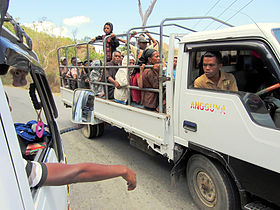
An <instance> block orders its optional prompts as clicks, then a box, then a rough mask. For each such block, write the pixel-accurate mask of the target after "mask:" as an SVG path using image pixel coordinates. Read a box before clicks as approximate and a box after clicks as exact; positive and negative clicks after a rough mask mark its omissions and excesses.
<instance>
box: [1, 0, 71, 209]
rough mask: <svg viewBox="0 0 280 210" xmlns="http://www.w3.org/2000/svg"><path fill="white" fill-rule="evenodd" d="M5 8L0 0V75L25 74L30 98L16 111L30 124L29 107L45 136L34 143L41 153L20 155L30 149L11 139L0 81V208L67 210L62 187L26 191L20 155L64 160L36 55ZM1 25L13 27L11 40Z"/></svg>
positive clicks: (51, 102)
mask: <svg viewBox="0 0 280 210" xmlns="http://www.w3.org/2000/svg"><path fill="white" fill-rule="evenodd" d="M2 3H3V4H2ZM6 3H7V2H2V1H1V15H2V16H1V32H0V68H1V69H0V71H1V75H2V74H5V73H6V72H7V71H8V68H9V67H10V68H15V69H20V70H23V71H24V72H26V73H27V74H28V75H29V76H28V78H29V79H30V81H31V85H30V93H31V94H30V96H32V97H31V100H30V101H31V102H30V103H29V104H27V105H25V104H22V106H21V107H20V108H21V109H23V107H24V109H23V110H22V111H23V113H22V116H25V117H26V116H32V117H31V118H30V120H37V119H38V118H37V117H38V116H37V114H36V112H35V111H34V108H35V110H36V111H37V112H38V114H39V112H40V113H41V114H40V116H41V119H42V122H43V123H44V124H45V126H48V129H49V134H50V136H44V135H43V137H41V138H40V139H39V140H40V143H43V144H45V147H44V148H43V149H39V150H38V151H37V152H35V151H33V152H32V153H31V152H29V153H28V154H27V153H26V152H27V151H28V150H27V147H28V145H29V143H30V145H31V143H32V142H27V141H25V140H24V139H23V138H20V137H19V135H17V133H16V130H15V126H14V121H13V119H12V117H11V111H10V108H9V104H8V100H7V99H8V96H7V97H6V95H5V90H4V87H3V85H2V81H1V80H0V97H1V103H0V122H1V123H0V165H1V172H2V173H1V175H0V209H5V210H6V209H7V210H8V209H11V210H14V209H17V210H19V209H26V210H27V209H28V210H31V209H45V210H53V209H65V210H66V209H68V194H67V186H59V187H51V186H47V187H36V188H30V186H29V183H28V179H27V172H26V170H25V165H24V161H23V156H25V158H28V159H29V160H34V161H40V162H61V163H64V162H65V157H64V151H63V146H62V141H61V138H60V132H59V130H58V126H57V123H56V120H55V118H56V117H57V116H58V111H57V109H56V106H55V103H54V99H53V96H52V93H51V89H50V86H49V83H48V81H47V78H46V75H45V72H44V70H43V69H42V67H41V66H40V64H39V63H38V58H37V55H36V54H35V53H34V52H33V51H32V40H31V39H30V38H29V36H28V35H27V34H26V33H25V32H24V30H23V29H22V28H21V27H20V26H19V24H18V23H17V22H16V21H15V20H14V19H13V18H12V17H11V16H10V15H9V14H8V13H7V14H5V12H6V11H5V9H6V8H5V7H4V6H5V5H6ZM6 6H7V5H6ZM2 9H3V11H2ZM2 18H3V19H2ZM2 21H5V22H6V23H7V24H12V25H13V27H14V34H15V35H14V34H13V33H12V32H11V31H10V30H8V29H7V28H5V27H4V26H3V27H2V24H3V22H2ZM16 71H17V70H16ZM15 76H16V75H15ZM10 100H11V99H10ZM11 104H12V102H11ZM25 108H27V109H28V110H26V109H25ZM14 109H15V107H14ZM32 113H33V115H32ZM19 120H22V119H19ZM16 123H23V124H25V123H27V122H22V121H16ZM36 142H38V141H36ZM19 145H21V147H20V146H19ZM26 146H27V147H26Z"/></svg>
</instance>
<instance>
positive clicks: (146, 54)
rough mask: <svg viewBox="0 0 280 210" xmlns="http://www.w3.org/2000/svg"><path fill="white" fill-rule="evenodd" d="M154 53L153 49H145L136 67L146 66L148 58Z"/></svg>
mask: <svg viewBox="0 0 280 210" xmlns="http://www.w3.org/2000/svg"><path fill="white" fill-rule="evenodd" d="M155 51H156V50H155V49H150V48H147V49H145V50H144V51H143V53H142V55H141V57H140V58H139V61H138V65H139V66H141V65H142V64H148V58H151V57H152V55H153V53H154V52H155Z"/></svg>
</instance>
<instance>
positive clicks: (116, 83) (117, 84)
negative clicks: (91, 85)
mask: <svg viewBox="0 0 280 210" xmlns="http://www.w3.org/2000/svg"><path fill="white" fill-rule="evenodd" d="M114 85H115V87H116V88H117V89H120V88H121V86H120V84H119V83H118V82H117V81H115V83H114Z"/></svg>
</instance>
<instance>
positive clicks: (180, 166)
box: [170, 149, 189, 187]
mask: <svg viewBox="0 0 280 210" xmlns="http://www.w3.org/2000/svg"><path fill="white" fill-rule="evenodd" d="M188 152H189V151H188V149H186V150H185V152H184V153H183V155H182V156H181V157H180V158H179V159H178V160H177V161H176V163H175V164H174V166H173V168H172V169H171V171H170V181H171V186H172V187H175V186H176V182H178V181H179V179H180V177H181V176H182V175H183V176H185V175H186V166H187V164H186V163H187V157H188Z"/></svg>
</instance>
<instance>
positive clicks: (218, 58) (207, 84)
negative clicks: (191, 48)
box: [194, 51, 238, 91]
mask: <svg viewBox="0 0 280 210" xmlns="http://www.w3.org/2000/svg"><path fill="white" fill-rule="evenodd" d="M202 65H203V70H204V74H203V75H201V76H200V77H198V78H197V79H196V80H195V81H194V87H195V88H206V89H214V90H230V91H238V88H237V85H236V80H235V78H234V76H233V75H232V74H230V73H225V72H221V69H222V66H223V64H222V55H221V53H220V52H218V51H209V52H206V53H205V54H204V55H203V64H202Z"/></svg>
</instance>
